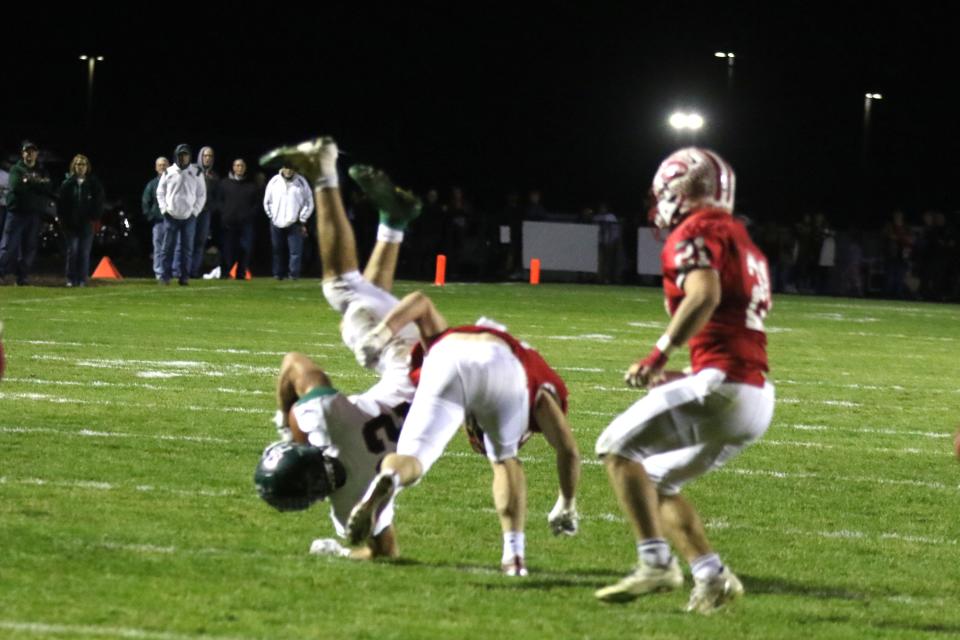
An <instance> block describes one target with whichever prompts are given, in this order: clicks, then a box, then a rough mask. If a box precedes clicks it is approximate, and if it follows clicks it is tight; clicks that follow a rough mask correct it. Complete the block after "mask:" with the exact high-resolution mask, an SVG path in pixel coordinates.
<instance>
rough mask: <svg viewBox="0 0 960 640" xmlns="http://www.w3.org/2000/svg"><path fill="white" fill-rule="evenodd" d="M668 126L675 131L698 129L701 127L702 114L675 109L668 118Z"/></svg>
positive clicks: (702, 121) (702, 122)
mask: <svg viewBox="0 0 960 640" xmlns="http://www.w3.org/2000/svg"><path fill="white" fill-rule="evenodd" d="M668 122H669V123H670V126H671V127H673V128H674V129H676V130H677V131H698V130H700V129H702V128H703V124H704V120H703V116H701V115H700V114H699V113H696V112H690V113H686V112H683V111H675V112H674V113H672V114H671V115H670V119H669V120H668Z"/></svg>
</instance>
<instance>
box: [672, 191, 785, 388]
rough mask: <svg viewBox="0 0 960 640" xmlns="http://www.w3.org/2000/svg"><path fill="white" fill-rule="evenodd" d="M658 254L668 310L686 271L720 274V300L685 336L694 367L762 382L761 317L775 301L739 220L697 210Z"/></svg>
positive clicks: (676, 302)
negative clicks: (704, 322) (690, 335)
mask: <svg viewBox="0 0 960 640" xmlns="http://www.w3.org/2000/svg"><path fill="white" fill-rule="evenodd" d="M660 259H661V261H662V263H663V292H664V295H665V296H666V301H667V310H668V311H669V312H670V315H671V316H672V315H673V314H674V313H675V312H676V310H677V307H678V306H680V302H681V300H683V296H684V293H683V279H684V278H685V277H686V275H687V274H688V273H690V272H691V271H693V270H694V269H704V268H706V269H713V270H715V271H716V272H717V273H718V274H720V287H721V298H720V304H719V306H717V308H716V310H714V312H713V315H712V316H711V317H710V321H709V322H708V323H707V325H706V326H705V327H704V328H703V329H701V330H700V332H699V333H697V335H695V336H694V337H693V338H691V339H690V342H689V347H690V361H691V364H692V365H693V370H694V372H697V371H700V370H701V369H705V368H708V367H715V368H717V369H720V370H721V371H724V372H725V373H726V374H727V380H729V381H731V382H746V383H749V384H753V385H758V386H762V385H763V383H764V380H765V378H764V376H763V373H764V372H765V371H768V368H767V335H766V333H765V332H764V328H763V319H764V318H765V317H766V315H767V312H768V311H769V310H770V308H771V306H772V305H773V301H772V299H771V297H770V274H769V271H768V269H767V258H766V256H764V255H763V252H762V251H760V249H758V248H757V246H756V245H755V244H754V243H753V240H751V239H750V235H749V234H748V233H747V229H746V227H744V226H743V223H741V222H740V221H739V220H736V219H735V218H734V217H733V216H731V215H730V214H729V213H727V212H725V211H719V210H716V209H702V210H699V211H695V212H694V213H693V214H691V215H690V216H688V217H687V218H686V219H684V220H683V222H681V223H680V224H679V225H677V227H676V228H675V229H674V230H673V231H671V232H670V235H669V236H667V240H666V243H665V244H664V246H663V251H662V252H661V254H660Z"/></svg>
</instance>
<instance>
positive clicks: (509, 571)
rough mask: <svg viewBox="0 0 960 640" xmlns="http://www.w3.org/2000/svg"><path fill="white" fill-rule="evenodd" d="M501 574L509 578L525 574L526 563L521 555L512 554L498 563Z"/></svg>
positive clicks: (521, 576)
mask: <svg viewBox="0 0 960 640" xmlns="http://www.w3.org/2000/svg"><path fill="white" fill-rule="evenodd" d="M500 570H501V571H503V575H505V576H509V577H511V578H523V577H526V576H527V565H526V564H525V563H524V562H523V556H513V558H511V559H510V560H507V561H506V562H504V563H502V564H501V565H500Z"/></svg>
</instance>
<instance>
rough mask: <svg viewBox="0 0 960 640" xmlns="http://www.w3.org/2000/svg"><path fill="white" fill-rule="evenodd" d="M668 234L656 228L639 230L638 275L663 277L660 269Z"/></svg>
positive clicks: (641, 228)
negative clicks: (664, 242)
mask: <svg viewBox="0 0 960 640" xmlns="http://www.w3.org/2000/svg"><path fill="white" fill-rule="evenodd" d="M665 239H666V233H665V232H663V231H660V230H659V229H657V228H656V227H640V228H639V229H637V273H638V274H640V275H642V276H659V275H663V270H662V269H661V267H660V251H661V250H662V249H663V241H664V240H665Z"/></svg>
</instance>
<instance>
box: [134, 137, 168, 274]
mask: <svg viewBox="0 0 960 640" xmlns="http://www.w3.org/2000/svg"><path fill="white" fill-rule="evenodd" d="M169 166H170V161H169V160H167V159H166V158H165V157H163V156H160V157H159V158H157V159H156V161H154V164H153V167H154V170H156V172H157V175H156V177H154V178H153V180H151V181H150V182H148V183H147V186H146V187H144V189H143V196H142V197H141V198H140V204H141V208H142V209H143V217H144V218H145V219H146V220H147V222H149V223H150V227H151V232H150V237H151V239H152V241H153V275H154V277H155V278H156V279H157V280H161V279H163V213H162V212H161V211H160V203H159V202H158V201H157V185H158V184H160V177H161V176H163V173H164V172H165V171H166V170H167V167H169Z"/></svg>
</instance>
